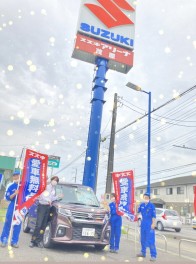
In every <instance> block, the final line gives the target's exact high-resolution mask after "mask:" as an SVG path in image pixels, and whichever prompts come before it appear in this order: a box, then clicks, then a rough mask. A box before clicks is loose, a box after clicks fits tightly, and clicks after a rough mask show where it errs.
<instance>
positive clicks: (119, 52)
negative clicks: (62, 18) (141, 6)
mask: <svg viewBox="0 0 196 264" xmlns="http://www.w3.org/2000/svg"><path fill="white" fill-rule="evenodd" d="M134 2H135V1H134V0H82V1H81V3H82V4H81V10H80V15H79V20H78V25H77V35H76V43H75V49H74V52H73V57H74V58H76V59H80V60H83V61H87V62H90V63H95V59H96V57H97V56H98V55H99V57H103V58H106V59H109V68H110V69H113V70H117V71H120V72H123V73H127V72H128V71H129V70H130V69H131V67H132V66H133V53H132V50H133V47H134V28H135V9H134V5H133V3H134ZM81 35H83V36H84V37H86V39H87V40H86V41H88V44H90V41H91V40H92V41H93V43H94V44H92V45H87V46H89V50H88V48H85V51H84V49H83V48H81V45H80V42H81ZM96 40H97V42H96ZM82 44H84V43H82ZM107 44H108V45H107ZM103 45H105V46H108V47H105V48H104V51H103ZM92 46H94V47H93V48H92ZM106 49H107V51H106ZM101 50H102V51H101ZM127 53H129V56H127ZM104 54H107V56H105V55H104ZM109 54H110V55H109ZM125 54H126V55H125ZM119 57H120V58H122V60H121V59H120V60H119ZM127 59H128V60H127ZM124 61H128V63H127V62H124Z"/></svg>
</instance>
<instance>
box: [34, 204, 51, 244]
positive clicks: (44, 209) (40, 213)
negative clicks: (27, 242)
mask: <svg viewBox="0 0 196 264" xmlns="http://www.w3.org/2000/svg"><path fill="white" fill-rule="evenodd" d="M49 214H50V205H45V204H38V206H37V220H36V225H35V229H34V232H33V235H32V238H31V241H32V242H34V243H36V244H37V243H39V242H41V241H42V240H43V235H44V231H45V229H46V226H47V223H48V218H49Z"/></svg>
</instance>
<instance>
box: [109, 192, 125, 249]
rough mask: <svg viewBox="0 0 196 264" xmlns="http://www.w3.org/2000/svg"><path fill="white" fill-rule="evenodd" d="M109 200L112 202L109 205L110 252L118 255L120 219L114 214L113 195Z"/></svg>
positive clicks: (114, 201)
mask: <svg viewBox="0 0 196 264" xmlns="http://www.w3.org/2000/svg"><path fill="white" fill-rule="evenodd" d="M111 200H112V202H111V203H110V204H109V207H110V225H111V235H110V252H111V253H118V250H119V244H120V237H121V226H122V217H121V216H120V215H118V214H117V212H116V199H115V194H114V193H112V194H111Z"/></svg>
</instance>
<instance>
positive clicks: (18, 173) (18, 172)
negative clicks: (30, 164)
mask: <svg viewBox="0 0 196 264" xmlns="http://www.w3.org/2000/svg"><path fill="white" fill-rule="evenodd" d="M12 175H13V176H15V175H20V171H14V172H13V174H12Z"/></svg>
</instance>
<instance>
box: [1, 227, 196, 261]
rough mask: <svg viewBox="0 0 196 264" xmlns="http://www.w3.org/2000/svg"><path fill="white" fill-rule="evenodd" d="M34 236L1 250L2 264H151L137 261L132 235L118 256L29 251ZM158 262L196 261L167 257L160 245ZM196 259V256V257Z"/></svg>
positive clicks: (84, 250) (171, 253) (80, 249)
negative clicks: (86, 263)
mask: <svg viewBox="0 0 196 264" xmlns="http://www.w3.org/2000/svg"><path fill="white" fill-rule="evenodd" d="M0 230H2V223H0ZM30 239H31V234H25V233H23V232H21V236H20V247H19V248H18V249H13V248H9V247H6V248H0V262H1V263H28V264H30V263H56V262H58V263H65V262H68V263H69V262H72V263H81V262H84V263H85V262H88V263H91V262H96V263H111V262H114V263H125V262H131V263H137V262H142V263H150V261H149V257H150V256H149V255H147V258H146V259H138V258H136V254H137V253H138V252H139V250H140V244H139V242H138V240H137V238H136V236H134V234H130V236H129V237H128V238H127V236H126V235H123V236H122V239H121V245H120V246H121V248H120V252H119V253H118V254H114V253H110V252H109V250H108V248H106V249H105V250H103V251H97V250H95V249H94V247H91V246H71V245H69V246H67V245H55V246H54V247H53V248H52V249H45V248H43V249H39V248H29V246H28V245H29V242H30ZM157 247H158V258H157V262H156V263H190V262H194V258H192V257H191V258H184V257H183V258H179V256H178V252H177V251H175V250H171V248H172V247H171V246H169V247H170V248H168V253H166V252H164V244H163V242H162V241H161V240H160V241H157ZM195 259H196V253H195Z"/></svg>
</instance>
